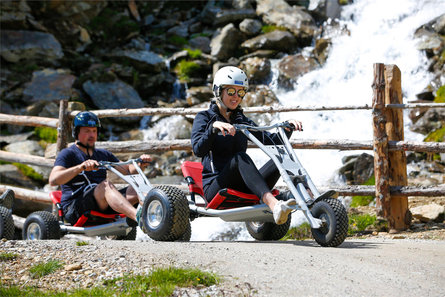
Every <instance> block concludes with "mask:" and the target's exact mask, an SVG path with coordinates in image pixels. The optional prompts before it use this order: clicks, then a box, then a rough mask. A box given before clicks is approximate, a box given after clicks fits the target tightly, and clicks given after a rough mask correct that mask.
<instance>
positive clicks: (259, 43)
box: [241, 30, 297, 53]
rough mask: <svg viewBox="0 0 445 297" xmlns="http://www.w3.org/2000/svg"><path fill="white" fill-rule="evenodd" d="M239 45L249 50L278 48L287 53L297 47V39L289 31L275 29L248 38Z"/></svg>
mask: <svg viewBox="0 0 445 297" xmlns="http://www.w3.org/2000/svg"><path fill="white" fill-rule="evenodd" d="M241 47H243V48H246V49H248V50H249V51H251V52H252V51H255V50H279V51H283V52H287V53H289V52H292V51H294V50H295V49H296V48H297V40H296V39H295V36H294V35H292V34H291V33H290V32H287V31H280V30H275V31H272V32H269V33H265V34H261V35H259V36H256V37H254V38H251V39H248V40H246V41H244V42H243V43H242V44H241Z"/></svg>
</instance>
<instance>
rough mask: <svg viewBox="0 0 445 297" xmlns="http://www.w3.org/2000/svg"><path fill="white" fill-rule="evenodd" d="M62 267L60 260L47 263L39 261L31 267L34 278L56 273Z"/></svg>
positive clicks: (30, 270)
mask: <svg viewBox="0 0 445 297" xmlns="http://www.w3.org/2000/svg"><path fill="white" fill-rule="evenodd" d="M61 267H62V264H61V263H60V261H59V260H50V261H48V262H47V263H39V264H36V265H34V266H32V267H31V268H30V269H29V272H30V273H31V277H32V278H41V277H42V276H45V275H48V274H51V273H54V272H55V271H56V270H58V269H59V268H61Z"/></svg>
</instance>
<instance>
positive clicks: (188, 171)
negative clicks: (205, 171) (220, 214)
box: [181, 161, 260, 209]
mask: <svg viewBox="0 0 445 297" xmlns="http://www.w3.org/2000/svg"><path fill="white" fill-rule="evenodd" d="M202 168H203V167H202V164H201V163H200V162H192V161H185V162H184V163H182V165H181V169H182V174H183V175H184V177H185V179H186V181H187V184H188V187H189V192H190V194H191V195H192V199H193V201H194V195H196V194H197V195H199V196H201V197H202V198H204V200H205V201H207V199H205V197H204V191H203V189H202ZM259 203H260V199H259V198H258V197H257V196H256V195H254V194H247V193H242V192H239V191H236V190H233V189H222V190H220V191H219V192H218V194H216V196H215V197H214V198H213V199H212V200H211V201H210V202H209V203H207V205H206V207H207V208H211V209H229V208H235V207H241V206H249V205H255V204H259Z"/></svg>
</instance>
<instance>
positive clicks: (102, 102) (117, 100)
mask: <svg viewBox="0 0 445 297" xmlns="http://www.w3.org/2000/svg"><path fill="white" fill-rule="evenodd" d="M82 87H83V89H84V90H85V92H86V93H87V94H88V95H89V96H90V97H91V100H92V101H93V102H94V104H95V105H96V106H97V107H98V108H99V109H108V108H142V107H144V103H143V102H142V100H141V98H140V97H139V94H138V93H137V92H136V90H135V89H133V87H131V86H130V85H128V84H126V83H124V82H123V81H121V80H118V79H117V80H115V81H113V82H93V81H91V80H89V81H86V82H85V83H84V84H83V85H82Z"/></svg>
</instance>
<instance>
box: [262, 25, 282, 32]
mask: <svg viewBox="0 0 445 297" xmlns="http://www.w3.org/2000/svg"><path fill="white" fill-rule="evenodd" d="M275 30H280V31H287V29H286V28H285V27H281V26H274V25H264V26H263V27H261V32H263V33H269V32H272V31H275Z"/></svg>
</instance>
